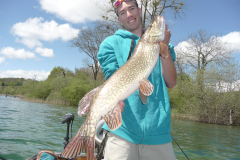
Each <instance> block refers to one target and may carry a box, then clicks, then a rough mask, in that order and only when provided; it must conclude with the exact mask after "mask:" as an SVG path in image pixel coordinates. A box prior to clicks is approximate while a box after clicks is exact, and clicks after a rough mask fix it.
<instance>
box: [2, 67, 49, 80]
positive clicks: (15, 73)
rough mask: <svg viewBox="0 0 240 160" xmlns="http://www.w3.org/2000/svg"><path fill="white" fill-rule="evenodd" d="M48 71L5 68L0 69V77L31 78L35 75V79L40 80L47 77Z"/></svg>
mask: <svg viewBox="0 0 240 160" xmlns="http://www.w3.org/2000/svg"><path fill="white" fill-rule="evenodd" d="M49 74H50V72H46V71H33V70H31V71H24V70H7V71H1V70H0V78H9V77H13V78H25V79H29V78H30V79H32V78H34V77H35V75H36V80H38V81H42V80H45V79H47V78H48V75H49Z"/></svg>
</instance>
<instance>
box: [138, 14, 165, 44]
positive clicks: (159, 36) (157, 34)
mask: <svg viewBox="0 0 240 160" xmlns="http://www.w3.org/2000/svg"><path fill="white" fill-rule="evenodd" d="M164 33H165V20H164V17H163V16H160V15H157V16H156V18H155V19H154V20H153V21H152V22H151V24H150V25H149V26H148V28H147V29H146V31H145V32H144V34H143V36H142V39H143V40H145V41H146V42H152V43H154V42H159V41H162V40H163V39H164Z"/></svg>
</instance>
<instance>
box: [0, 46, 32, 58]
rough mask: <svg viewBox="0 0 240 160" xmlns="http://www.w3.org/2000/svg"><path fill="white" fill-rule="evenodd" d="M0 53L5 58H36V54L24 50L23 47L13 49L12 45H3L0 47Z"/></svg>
mask: <svg viewBox="0 0 240 160" xmlns="http://www.w3.org/2000/svg"><path fill="white" fill-rule="evenodd" d="M0 54H2V55H4V56H5V57H7V58H12V59H16V58H18V59H36V56H35V54H34V53H32V52H29V51H25V50H24V49H18V50H15V49H14V48H12V47H4V48H2V49H1V52H0Z"/></svg>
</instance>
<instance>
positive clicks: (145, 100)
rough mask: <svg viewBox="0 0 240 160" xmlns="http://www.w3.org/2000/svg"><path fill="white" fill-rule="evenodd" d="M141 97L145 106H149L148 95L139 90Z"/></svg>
mask: <svg viewBox="0 0 240 160" xmlns="http://www.w3.org/2000/svg"><path fill="white" fill-rule="evenodd" d="M139 97H140V98H141V100H142V103H143V104H147V98H148V97H147V96H146V95H144V94H143V93H142V92H141V90H139Z"/></svg>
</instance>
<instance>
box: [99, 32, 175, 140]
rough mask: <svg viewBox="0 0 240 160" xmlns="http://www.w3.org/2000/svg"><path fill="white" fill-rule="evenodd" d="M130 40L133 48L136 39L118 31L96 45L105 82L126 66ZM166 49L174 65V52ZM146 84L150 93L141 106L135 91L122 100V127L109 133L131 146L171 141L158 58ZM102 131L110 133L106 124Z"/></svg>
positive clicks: (168, 114) (165, 96) (169, 116)
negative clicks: (148, 84)
mask: <svg viewBox="0 0 240 160" xmlns="http://www.w3.org/2000/svg"><path fill="white" fill-rule="evenodd" d="M132 35H133V36H134V46H133V50H132V52H133V51H134V48H135V46H136V44H137V43H138V41H139V39H140V38H139V37H138V36H136V35H134V34H132V33H131V32H129V31H126V30H122V29H120V30H118V31H117V32H116V33H115V34H114V35H112V36H110V37H108V38H106V39H105V40H104V41H103V42H102V43H101V45H100V49H99V53H98V60H99V62H100V64H101V68H102V71H103V73H104V75H105V79H106V80H107V79H108V78H109V77H110V76H111V75H112V74H113V73H114V72H115V71H116V70H117V69H118V68H120V67H121V66H122V65H124V64H125V63H126V62H127V58H128V54H129V51H130V47H131V40H132V39H131V36H132ZM169 45H170V48H171V49H170V52H171V56H172V59H173V62H174V61H175V52H174V49H173V46H172V45H171V44H169ZM148 80H149V81H150V82H151V83H152V84H153V86H154V91H153V93H152V95H150V96H149V97H148V100H147V104H146V105H144V104H142V102H141V99H140V97H139V90H137V91H136V92H135V93H133V94H132V95H131V96H130V97H128V98H127V99H126V100H124V103H125V107H124V111H123V112H122V125H121V126H120V127H119V128H118V129H116V130H115V131H111V132H112V133H114V134H116V135H118V136H120V137H122V138H124V139H126V140H128V141H130V142H132V143H135V144H151V145H157V144H165V143H169V142H171V141H172V138H171V135H170V132H171V128H170V123H171V113H170V102H169V97H168V92H167V87H166V84H165V82H164V79H163V76H162V73H161V61H160V58H159V60H158V62H157V64H156V67H155V68H154V69H153V71H152V73H151V74H150V76H149V78H148ZM103 128H104V129H106V130H108V131H110V129H109V128H108V126H107V125H106V123H105V124H104V125H103Z"/></svg>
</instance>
